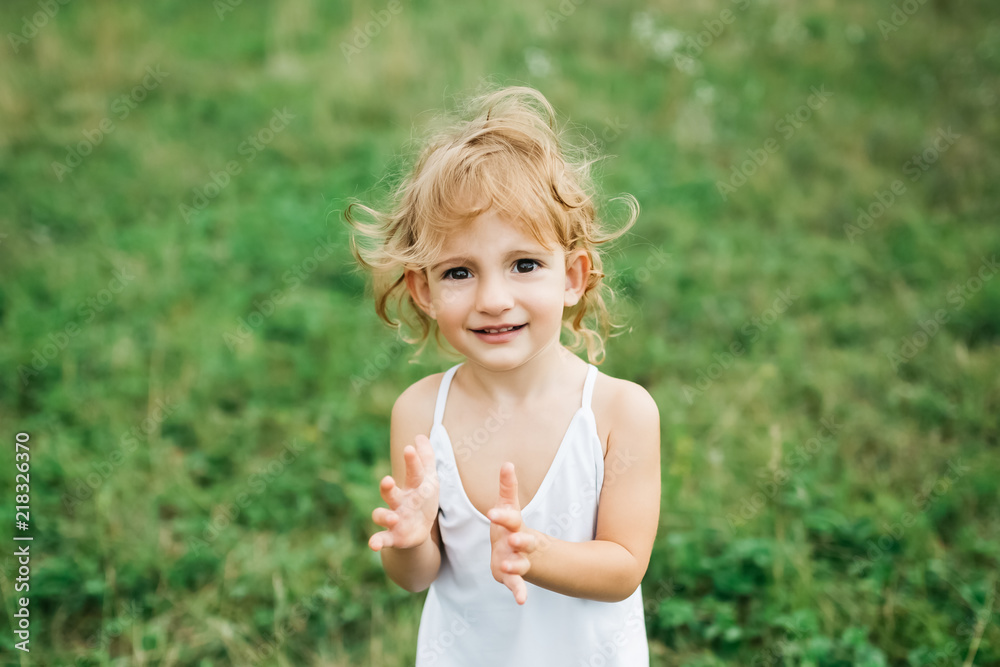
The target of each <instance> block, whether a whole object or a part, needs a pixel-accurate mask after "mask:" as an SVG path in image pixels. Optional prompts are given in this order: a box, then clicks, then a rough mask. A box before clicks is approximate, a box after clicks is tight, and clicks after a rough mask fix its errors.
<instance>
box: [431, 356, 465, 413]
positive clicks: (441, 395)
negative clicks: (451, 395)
mask: <svg viewBox="0 0 1000 667" xmlns="http://www.w3.org/2000/svg"><path fill="white" fill-rule="evenodd" d="M463 363H464V362H463ZM461 365H462V364H457V365H455V366H452V367H451V368H449V369H448V370H447V371H446V372H445V374H444V377H442V378H441V386H440V387H438V396H437V403H436V404H435V405H434V425H435V426H438V425H440V424H441V420H442V419H444V405H445V403H446V402H447V401H448V388H449V387H450V386H451V379H452V378H453V377H455V371H457V370H458V367H459V366H461Z"/></svg>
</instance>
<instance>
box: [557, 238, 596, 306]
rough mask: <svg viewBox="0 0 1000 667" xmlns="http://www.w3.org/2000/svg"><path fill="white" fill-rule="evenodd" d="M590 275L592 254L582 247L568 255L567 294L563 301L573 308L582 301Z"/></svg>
mask: <svg viewBox="0 0 1000 667" xmlns="http://www.w3.org/2000/svg"><path fill="white" fill-rule="evenodd" d="M589 275H590V256H589V255H588V254H587V251H586V250H583V249H582V248H581V249H579V250H575V251H573V252H572V253H570V254H569V255H567V256H566V294H565V297H564V299H563V303H564V304H565V306H566V307H567V308H571V307H572V306H575V305H576V304H578V303H579V302H580V299H582V298H583V294H584V292H586V291H587V277H588V276H589Z"/></svg>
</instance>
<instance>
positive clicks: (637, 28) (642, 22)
mask: <svg viewBox="0 0 1000 667" xmlns="http://www.w3.org/2000/svg"><path fill="white" fill-rule="evenodd" d="M632 34H633V35H634V36H635V38H636V39H638V40H639V41H640V42H648V41H649V40H650V39H652V38H653V17H652V16H650V15H649V14H648V13H647V12H639V13H637V14H633V15H632Z"/></svg>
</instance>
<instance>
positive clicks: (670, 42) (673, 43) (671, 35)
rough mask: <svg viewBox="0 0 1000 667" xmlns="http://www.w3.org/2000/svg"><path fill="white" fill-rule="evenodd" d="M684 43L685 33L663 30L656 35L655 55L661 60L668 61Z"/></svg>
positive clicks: (654, 43)
mask: <svg viewBox="0 0 1000 667" xmlns="http://www.w3.org/2000/svg"><path fill="white" fill-rule="evenodd" d="M682 41H684V33H682V32H680V31H678V30H670V29H667V30H661V31H659V32H658V33H656V39H655V40H654V41H653V53H655V54H656V57H657V58H659V59H660V60H666V59H667V58H669V57H670V56H672V55H673V54H674V51H676V50H677V47H678V46H680V45H681V42H682Z"/></svg>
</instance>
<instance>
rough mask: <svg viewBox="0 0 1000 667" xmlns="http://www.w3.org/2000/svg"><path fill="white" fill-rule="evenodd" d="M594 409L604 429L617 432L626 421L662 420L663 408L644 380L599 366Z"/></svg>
mask: <svg viewBox="0 0 1000 667" xmlns="http://www.w3.org/2000/svg"><path fill="white" fill-rule="evenodd" d="M591 409H592V410H593V412H594V417H595V418H596V421H597V423H598V424H599V425H603V428H601V429H600V430H601V431H604V432H605V433H606V434H609V433H614V432H615V431H616V430H617V429H616V427H620V426H622V425H626V426H629V425H635V424H637V423H639V424H646V425H652V424H654V423H655V424H657V425H658V424H659V419H660V410H659V408H658V407H657V405H656V401H655V400H654V399H653V397H652V396H651V395H650V393H649V391H648V390H647V389H646V388H645V387H643V386H642V385H641V384H638V383H636V382H632V381H630V380H624V379H621V378H616V377H613V376H611V375H607V374H606V373H603V372H601V371H600V370H598V373H597V378H596V379H595V380H594V394H593V397H592V398H591Z"/></svg>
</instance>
